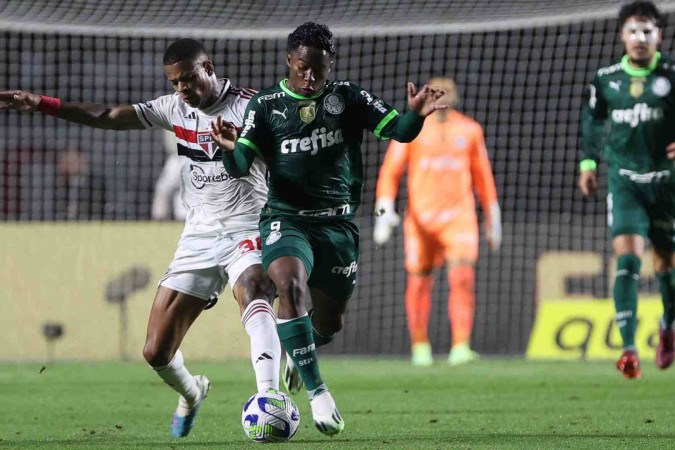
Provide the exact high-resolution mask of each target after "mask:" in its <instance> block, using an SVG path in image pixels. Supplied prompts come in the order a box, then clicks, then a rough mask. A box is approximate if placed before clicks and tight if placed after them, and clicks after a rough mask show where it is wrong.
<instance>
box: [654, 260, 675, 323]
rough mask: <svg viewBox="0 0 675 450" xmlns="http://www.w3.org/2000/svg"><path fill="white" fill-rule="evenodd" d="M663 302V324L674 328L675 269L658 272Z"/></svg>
mask: <svg viewBox="0 0 675 450" xmlns="http://www.w3.org/2000/svg"><path fill="white" fill-rule="evenodd" d="M656 276H657V277H658V279H659V287H660V288H661V301H662V302H663V324H662V325H663V326H664V327H665V328H666V329H672V327H673V321H674V320H675V269H671V270H669V271H668V272H661V273H657V274H656Z"/></svg>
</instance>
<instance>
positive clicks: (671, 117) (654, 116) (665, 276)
mask: <svg viewBox="0 0 675 450" xmlns="http://www.w3.org/2000/svg"><path fill="white" fill-rule="evenodd" d="M663 25H664V24H663V21H662V16H661V13H660V12H659V10H658V9H657V8H656V7H655V6H654V4H653V3H651V2H643V1H638V2H633V3H630V4H627V5H625V6H624V7H623V8H621V11H620V13H619V26H620V27H621V31H620V35H621V41H622V42H623V43H624V45H625V49H626V54H625V55H624V56H623V58H622V59H621V62H619V63H617V64H614V65H612V66H609V67H604V68H601V69H600V70H598V72H597V75H596V76H595V78H594V79H593V81H592V82H591V85H590V86H589V90H588V99H587V101H586V102H585V105H584V110H583V125H582V139H581V148H582V152H583V160H582V161H581V164H580V176H579V182H578V185H579V188H580V189H581V191H582V192H583V194H584V195H590V194H592V193H594V192H595V190H596V189H597V186H598V179H597V175H596V168H597V163H598V160H599V156H600V153H601V152H602V153H603V154H604V157H605V159H606V160H607V161H608V163H609V169H608V174H607V178H608V194H607V210H608V225H609V226H610V228H611V230H612V238H613V241H612V245H613V248H614V254H615V255H616V258H617V267H616V278H615V280H614V305H615V307H616V323H617V326H618V328H619V331H620V333H621V339H622V341H623V353H622V355H621V357H620V358H619V360H618V361H617V365H616V366H617V369H618V370H619V371H621V372H622V373H623V375H624V376H625V377H626V378H639V377H640V373H641V370H640V360H639V357H638V351H637V348H636V347H635V330H636V327H637V298H638V280H639V275H640V266H641V258H642V255H643V253H644V249H645V241H646V239H647V238H649V240H650V241H651V243H652V245H653V246H654V269H655V271H656V276H657V278H658V279H659V285H660V288H661V295H662V300H663V317H662V319H661V323H660V331H659V344H658V347H657V349H656V365H657V366H658V367H660V368H662V369H665V368H667V367H668V366H670V365H671V363H672V362H673V357H674V356H675V351H674V349H673V345H674V344H673V342H674V332H673V321H674V320H675V260H674V258H673V256H674V253H673V250H674V249H675V176H674V175H675V174H674V167H673V161H671V160H672V159H675V109H674V107H673V103H674V102H675V95H674V94H673V90H672V86H673V84H675V72H673V69H672V67H673V63H672V61H671V60H670V59H667V58H665V57H663V56H661V54H660V53H659V52H658V51H657V49H658V46H659V44H660V43H661V39H662V33H661V27H662V26H663ZM607 122H609V124H608V123H607ZM607 125H609V131H608V132H607V135H606V137H605V132H606V126H607ZM603 137H605V138H604V139H603Z"/></svg>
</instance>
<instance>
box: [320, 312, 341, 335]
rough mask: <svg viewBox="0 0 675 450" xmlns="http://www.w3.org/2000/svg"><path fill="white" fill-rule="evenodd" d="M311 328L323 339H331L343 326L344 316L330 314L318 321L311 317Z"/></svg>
mask: <svg viewBox="0 0 675 450" xmlns="http://www.w3.org/2000/svg"><path fill="white" fill-rule="evenodd" d="M312 326H313V327H314V330H315V331H316V332H317V333H318V334H319V335H321V336H323V337H332V336H333V335H334V334H336V333H339V332H340V331H342V329H343V328H344V326H345V320H344V314H339V313H337V314H331V315H329V316H326V317H323V318H321V319H320V320H317V318H315V317H312Z"/></svg>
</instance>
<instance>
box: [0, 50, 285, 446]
mask: <svg viewBox="0 0 675 450" xmlns="http://www.w3.org/2000/svg"><path fill="white" fill-rule="evenodd" d="M163 64H164V72H165V75H166V77H167V79H168V80H169V82H170V83H171V84H172V86H173V87H174V89H175V91H176V92H175V93H173V94H169V95H164V96H161V97H158V98H156V99H154V100H150V101H147V102H144V103H137V104H134V105H118V106H106V105H99V104H92V103H66V102H61V100H60V99H58V98H53V97H46V96H40V95H37V94H32V93H30V92H23V91H9V92H0V109H15V110H18V111H31V112H32V111H40V112H43V113H45V114H50V115H54V116H57V117H60V118H62V119H65V120H68V121H70V122H76V123H80V124H83V125H87V126H90V127H94V128H102V129H111V130H143V129H146V128H152V127H159V128H164V129H165V130H169V131H173V132H174V133H175V135H176V138H177V144H176V145H177V151H178V154H179V155H181V160H182V166H181V174H180V177H181V183H182V185H181V193H182V198H183V200H184V204H185V205H186V206H187V207H188V214H187V220H186V221H185V228H184V230H183V234H182V236H181V238H180V241H179V243H178V248H177V250H176V253H175V255H174V258H173V261H171V264H170V265H169V268H168V270H167V272H166V273H165V274H164V276H163V277H162V279H161V280H160V282H159V286H158V289H157V293H156V295H155V299H154V302H153V304H152V309H151V311H150V318H149V319H148V328H147V337H146V341H145V346H144V348H143V356H144V357H145V360H146V361H147V362H148V364H149V365H150V366H151V367H152V368H153V369H154V370H155V372H156V373H157V374H158V375H159V376H160V378H162V380H164V382H165V383H166V384H168V385H169V386H171V388H172V389H173V390H175V391H176V392H178V394H179V400H178V407H177V408H176V410H175V412H174V415H173V420H172V425H171V434H172V435H173V436H174V437H184V436H186V435H187V434H188V433H189V432H190V430H191V429H192V427H193V425H194V420H195V416H196V414H197V412H198V411H199V408H200V406H201V404H202V401H203V400H204V399H205V398H206V395H207V393H208V391H209V388H210V382H209V380H208V378H207V377H205V376H203V375H195V376H193V375H192V374H191V373H190V372H189V371H188V370H187V368H186V367H185V364H184V359H183V353H182V352H181V351H180V345H181V343H182V341H183V338H184V337H185V334H186V333H187V331H188V330H189V328H190V327H191V326H192V324H193V322H194V321H195V320H196V319H197V317H198V316H199V315H200V314H201V312H202V311H203V310H204V309H205V308H206V307H208V306H209V301H210V300H213V294H214V292H221V291H222V290H223V288H224V287H225V285H226V284H227V283H228V282H229V283H230V285H231V287H232V292H233V294H234V297H235V299H236V300H237V302H238V303H239V310H240V313H241V320H242V323H243V325H244V328H245V329H246V332H247V333H248V335H249V337H250V344H251V362H252V364H253V370H254V372H255V375H256V384H257V387H258V390H259V391H260V390H264V389H268V388H274V389H278V387H279V365H280V358H281V347H280V343H279V337H278V335H277V333H276V317H275V314H274V311H273V310H272V307H271V303H272V301H273V298H274V292H275V289H274V286H273V284H272V283H271V281H270V280H269V278H267V276H266V275H265V274H264V271H263V269H262V265H261V249H260V247H261V245H260V235H259V232H258V219H259V216H260V210H261V208H262V207H263V205H264V203H265V198H266V195H267V187H266V184H265V166H264V164H263V163H262V162H256V163H255V164H254V165H253V166H252V167H251V170H250V171H249V176H247V177H244V178H241V179H233V178H232V177H230V176H228V174H227V173H226V172H225V170H224V169H223V166H222V156H221V153H222V151H221V150H220V149H219V148H218V146H217V145H215V142H214V141H213V136H212V133H213V132H214V130H213V128H212V126H213V121H214V120H215V119H216V118H220V117H221V116H222V117H224V118H225V119H226V120H228V121H230V122H232V123H234V124H235V126H237V127H241V125H242V123H243V114H244V110H245V108H246V105H247V104H248V102H249V100H250V98H251V97H252V96H253V94H254V93H255V91H251V90H249V89H239V88H236V87H234V86H232V84H231V83H230V80H228V79H221V78H218V77H217V76H216V73H215V68H214V64H213V61H211V60H210V59H209V57H208V55H207V54H206V50H205V49H204V47H203V46H202V44H201V43H199V42H197V41H195V40H193V39H179V40H177V41H175V42H174V43H172V44H171V45H170V46H169V47H168V48H167V49H166V51H165V52H164V58H163Z"/></svg>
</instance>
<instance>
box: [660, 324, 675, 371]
mask: <svg viewBox="0 0 675 450" xmlns="http://www.w3.org/2000/svg"><path fill="white" fill-rule="evenodd" d="M673 359H675V330H666V329H665V328H661V329H660V330H659V345H658V346H657V347H656V366H657V367H658V368H659V369H667V368H668V367H670V365H671V364H672V363H673Z"/></svg>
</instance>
